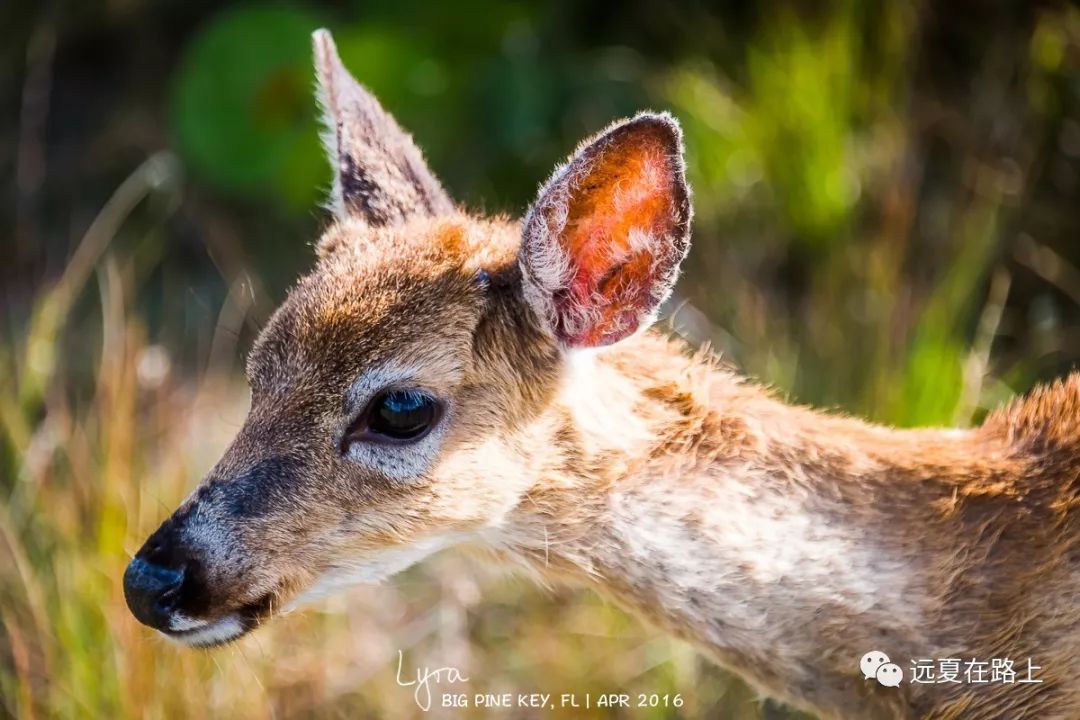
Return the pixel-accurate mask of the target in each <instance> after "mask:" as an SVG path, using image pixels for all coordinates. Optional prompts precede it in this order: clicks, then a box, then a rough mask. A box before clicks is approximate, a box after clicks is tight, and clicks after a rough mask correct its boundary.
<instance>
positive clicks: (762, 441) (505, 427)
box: [123, 30, 1080, 720]
mask: <svg viewBox="0 0 1080 720" xmlns="http://www.w3.org/2000/svg"><path fill="white" fill-rule="evenodd" d="M313 44H314V57H315V66H316V75H317V84H318V94H319V98H320V101H321V105H322V109H323V111H324V114H325V125H326V129H325V134H324V142H325V146H326V150H327V154H328V157H329V161H330V164H331V166H332V169H333V185H332V189H331V191H330V201H329V206H330V208H331V210H332V214H333V218H332V220H331V221H330V224H329V226H328V228H327V229H326V230H325V232H324V233H323V234H322V236H321V239H319V240H318V243H317V245H316V252H315V254H316V259H315V264H314V268H313V269H312V270H311V271H310V272H309V273H308V274H306V275H304V276H303V277H302V278H301V279H300V280H299V281H298V282H297V284H296V285H295V286H294V287H293V288H292V289H291V290H290V291H289V293H288V295H287V297H286V299H285V300H284V301H283V303H282V304H281V305H280V307H279V308H278V309H277V310H276V312H274V314H273V315H272V316H271V318H270V319H269V320H268V322H267V323H266V325H265V327H264V328H263V329H262V331H261V333H260V335H259V337H258V338H257V340H256V341H255V343H254V344H253V347H252V349H251V351H250V356H249V358H248V362H247V366H246V375H247V378H248V381H249V384H250V388H251V401H250V409H249V413H248V416H247V418H246V420H245V422H244V424H243V425H242V426H241V428H240V429H239V430H238V432H237V434H236V436H235V438H234V439H233V440H232V442H231V444H230V445H229V447H228V449H227V450H226V451H225V452H224V454H223V456H222V458H221V459H220V461H219V462H218V463H217V464H216V465H215V466H214V467H213V468H212V469H211V470H210V472H209V473H208V474H207V475H206V477H205V478H204V479H203V480H202V482H201V483H200V484H199V485H198V487H197V488H196V489H195V490H194V491H193V492H192V493H191V494H190V496H188V497H187V498H186V499H185V500H184V501H183V502H182V504H181V505H180V506H179V507H178V509H177V510H176V511H175V512H174V513H173V514H172V515H171V516H170V517H168V518H167V519H166V520H165V521H164V522H163V523H162V525H161V526H160V527H159V528H158V529H157V530H156V531H155V532H154V533H153V534H152V535H150V536H149V538H148V539H147V540H146V542H145V544H144V545H143V546H142V547H141V549H139V551H138V552H137V553H136V554H135V555H134V557H133V559H132V560H131V561H130V564H129V566H128V567H127V570H126V571H125V574H124V579H123V587H124V594H125V597H126V601H127V603H128V605H129V607H130V610H131V612H132V613H133V614H134V616H135V618H137V619H138V620H139V621H140V622H142V623H144V624H145V625H148V626H150V627H151V628H153V629H155V630H157V631H159V632H160V633H161V634H163V635H165V636H166V637H168V638H171V639H173V640H175V641H177V642H179V643H181V644H183V645H186V646H192V647H213V646H217V645H221V644H224V643H229V642H231V641H234V640H236V639H237V638H239V637H241V636H243V635H245V634H246V633H248V632H249V631H251V630H253V629H254V628H256V627H257V626H259V625H260V624H263V623H265V622H266V621H268V620H269V619H270V618H271V617H273V616H274V615H276V614H278V613H280V612H283V611H287V610H290V609H292V608H295V607H299V606H301V605H304V604H305V603H307V602H309V601H310V600H312V599H314V598H319V597H323V596H325V595H327V594H330V593H333V592H336V591H338V590H341V589H343V588H345V587H348V586H350V585H353V584H358V583H377V582H381V581H384V580H386V579H388V578H390V577H391V576H393V575H394V574H396V573H398V572H400V571H402V570H404V569H405V568H407V567H410V566H412V565H413V564H415V563H418V562H420V561H421V560H423V559H424V558H426V557H428V556H430V555H432V554H433V553H436V552H438V551H441V550H443V549H444V548H449V547H452V546H461V547H466V548H474V549H480V550H481V551H482V553H483V555H482V556H483V557H484V558H485V559H486V561H488V562H494V563H497V564H499V565H500V566H504V567H509V568H514V569H517V570H519V571H521V572H524V573H526V574H528V575H530V576H533V577H536V578H537V579H538V580H541V581H543V582H545V583H569V584H573V585H577V586H584V587H587V588H592V589H593V590H595V591H596V592H598V593H600V594H601V595H603V596H604V597H606V598H609V599H611V601H613V602H614V603H616V604H617V605H619V606H620V607H622V608H625V609H626V610H627V611H629V612H630V613H632V614H634V615H636V616H637V617H640V618H641V619H643V620H644V621H645V622H646V623H649V624H651V625H654V626H656V627H657V628H659V629H661V630H662V631H663V632H666V633H670V634H671V635H673V636H675V637H678V638H682V639H685V640H687V641H688V642H690V643H691V644H692V645H693V646H694V647H695V648H697V649H698V650H699V651H700V652H701V653H702V654H703V655H704V656H705V657H706V658H708V659H709V660H711V661H712V662H715V663H716V664H718V665H719V666H721V667H723V668H726V669H728V670H730V671H732V672H734V673H736V674H737V675H739V676H741V677H742V678H744V679H745V680H747V681H748V682H749V683H750V684H751V685H752V686H753V687H754V688H756V689H757V690H758V691H759V692H760V693H761V694H763V695H766V696H771V697H774V698H777V699H778V700H780V701H782V702H785V703H788V704H790V705H792V706H794V707H796V708H801V709H804V710H807V711H810V712H813V713H816V714H817V715H818V716H819V717H821V718H916V717H923V718H966V719H970V720H981V719H989V718H1001V717H1010V718H1076V717H1080V674H1078V673H1077V672H1076V662H1077V660H1078V659H1080V628H1078V626H1080V609H1078V606H1077V604H1076V602H1075V599H1076V598H1077V597H1078V596H1080V546H1078V542H1077V538H1080V527H1078V526H1080V374H1078V373H1073V374H1071V375H1069V376H1068V377H1067V378H1065V379H1062V380H1058V381H1056V382H1054V383H1053V384H1050V385H1046V386H1042V387H1039V388H1037V389H1035V390H1034V391H1032V392H1031V393H1030V394H1028V395H1027V396H1026V397H1020V398H1018V399H1014V400H1013V401H1012V402H1011V403H1009V404H1007V405H1006V406H1004V407H1002V408H999V409H997V410H995V411H993V412H992V413H990V414H989V415H988V416H987V418H986V420H985V421H984V422H983V423H982V424H981V425H980V426H978V427H974V428H969V429H955V428H922V429H894V428H890V427H885V426H881V425H876V424H871V423H869V422H865V421H863V420H860V419H857V418H853V417H848V416H844V415H841V414H838V413H836V412H831V411H830V412H823V411H818V410H814V409H811V408H808V407H803V406H799V405H793V404H789V403H788V402H786V401H785V400H784V399H782V398H779V397H777V395H776V393H774V392H772V391H770V390H769V389H767V388H765V387H763V386H761V385H759V384H757V383H755V382H752V381H750V380H748V379H746V378H744V377H742V376H741V375H740V374H738V373H737V372H736V371H735V370H733V369H731V368H730V367H728V366H727V365H726V364H725V363H724V362H722V361H720V360H719V359H718V358H717V357H716V356H714V355H713V354H712V353H711V352H709V351H708V350H703V349H695V348H692V347H689V346H688V345H687V344H686V343H685V342H683V341H681V340H679V339H677V338H674V337H672V336H671V335H670V334H668V333H664V332H661V331H659V330H656V329H651V328H650V326H651V325H652V323H653V321H654V319H655V318H656V316H657V313H658V308H659V307H660V305H661V304H662V303H663V302H664V301H665V300H666V299H667V297H668V296H669V294H670V293H671V291H672V287H673V285H674V283H675V280H676V277H677V275H678V273H679V268H680V264H681V262H682V261H683V259H684V257H685V256H686V255H687V252H688V249H689V245H690V233H691V221H692V202H691V190H690V187H689V186H688V184H687V180H686V170H685V164H684V148H683V139H682V134H681V130H680V126H679V124H678V123H677V121H676V120H675V119H674V118H673V117H672V116H671V115H669V114H666V113H656V112H642V113H640V114H638V115H636V116H634V117H632V118H629V119H625V120H621V121H617V122H615V123H613V124H612V125H610V126H609V127H607V128H606V129H603V130H602V131H600V132H599V133H598V134H596V135H595V136H593V137H592V138H590V139H587V140H585V141H584V142H583V143H582V144H581V145H580V146H579V147H578V148H577V149H576V151H575V152H574V153H573V154H571V156H570V157H569V159H568V160H567V161H566V162H565V163H564V164H562V165H559V166H558V167H557V168H556V169H555V171H554V173H553V174H552V175H551V177H550V178H549V179H548V180H547V181H546V182H545V183H544V184H543V185H541V187H540V190H539V193H538V195H537V197H536V200H535V201H534V203H533V204H532V205H531V206H530V208H529V209H528V211H527V213H526V214H525V216H524V218H523V219H513V218H508V217H494V218H487V217H480V216H477V215H474V214H471V213H469V212H468V211H467V210H465V209H462V208H461V207H459V206H458V205H456V204H455V203H454V202H453V201H452V200H451V199H450V197H449V195H448V194H447V192H446V191H445V190H444V189H443V187H442V185H441V184H440V183H439V181H438V180H437V179H436V178H435V176H434V175H433V173H432V172H431V170H430V169H429V168H428V167H427V165H426V164H425V161H424V159H423V156H422V155H421V152H420V150H419V149H418V148H417V146H416V144H415V143H414V141H413V140H412V138H411V136H410V135H408V134H406V133H405V132H404V131H403V130H402V129H401V128H400V127H399V126H398V124H397V122H396V121H395V120H394V119H393V118H392V117H391V116H390V115H389V114H388V113H387V112H386V111H385V110H384V109H383V108H382V107H381V106H380V105H379V103H378V102H377V100H376V99H375V98H374V97H373V96H372V95H371V94H370V93H369V92H368V91H367V90H366V89H364V88H363V87H362V86H361V85H360V84H359V83H358V82H357V80H356V79H355V78H354V77H353V76H352V75H351V74H350V73H349V71H348V70H346V68H345V66H344V65H343V64H342V61H341V59H340V58H339V56H338V53H337V50H336V48H335V45H334V42H333V39H332V37H331V35H330V34H329V32H327V31H325V30H320V31H317V32H316V33H315V34H314V36H313ZM871 651H880V654H882V655H885V654H887V655H888V656H889V657H891V658H893V659H894V660H895V661H896V662H897V663H898V664H899V665H903V666H905V667H906V666H907V664H908V662H909V660H910V661H914V660H915V659H918V658H960V659H964V660H968V659H972V658H978V659H982V660H988V659H990V658H997V657H1021V658H1023V657H1026V658H1029V659H1034V662H1035V663H1036V665H1037V667H1039V668H1040V670H1039V671H1038V674H1037V680H1036V681H1033V682H1031V683H1020V682H1016V683H1003V682H1001V683H995V684H971V683H957V682H953V681H950V682H944V683H916V682H910V681H909V682H903V683H899V684H898V683H890V684H885V683H883V682H877V681H875V680H874V679H872V678H869V677H868V676H867V675H866V674H865V673H864V672H863V669H861V668H860V658H861V657H864V656H866V654H867V653H868V652H871ZM868 657H869V659H870V660H871V661H874V657H875V656H874V655H873V654H872V652H871V654H870V655H869V656H868ZM883 660H884V658H880V659H879V660H878V662H879V663H880V662H882V661H883ZM909 679H910V678H909Z"/></svg>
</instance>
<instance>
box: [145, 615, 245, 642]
mask: <svg viewBox="0 0 1080 720" xmlns="http://www.w3.org/2000/svg"><path fill="white" fill-rule="evenodd" d="M178 620H179V622H177V621H174V622H173V630H172V631H171V632H164V633H162V635H164V636H165V637H167V638H169V639H170V640H172V641H173V642H178V643H180V644H181V645H187V646H188V647H213V646H215V645H222V644H224V643H227V642H229V641H230V640H235V639H236V638H238V637H240V636H241V635H243V634H244V633H245V632H247V628H246V627H245V625H244V622H243V621H242V620H241V619H240V617H239V616H238V615H236V614H232V615H226V616H225V617H223V618H219V619H217V620H214V621H205V620H188V619H186V618H184V619H178Z"/></svg>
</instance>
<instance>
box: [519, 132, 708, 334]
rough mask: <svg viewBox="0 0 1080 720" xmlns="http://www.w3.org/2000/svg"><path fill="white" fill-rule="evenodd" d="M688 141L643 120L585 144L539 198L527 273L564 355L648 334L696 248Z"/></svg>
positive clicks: (525, 249)
mask: <svg viewBox="0 0 1080 720" xmlns="http://www.w3.org/2000/svg"><path fill="white" fill-rule="evenodd" d="M691 214H692V211H691V207H690V191H689V188H688V187H687V184H686V172H685V166H684V163H683V147H682V132H681V131H680V130H679V125H678V123H677V122H676V121H675V119H674V118H672V117H671V116H670V115H667V114H662V115H657V114H651V113H643V114H641V115H638V116H637V117H635V118H633V119H632V120H624V121H622V122H618V123H615V124H614V125H612V126H611V127H609V128H608V129H607V130H604V131H603V132H601V133H600V134H599V135H597V136H596V137H594V138H593V139H591V140H588V141H586V142H585V143H583V144H582V145H581V146H580V147H579V148H578V150H577V152H575V153H574V155H573V157H571V158H570V161H569V162H568V163H567V164H566V165H563V166H561V167H559V168H558V169H556V171H555V174H554V175H553V176H552V177H551V179H550V180H548V182H547V184H546V185H544V186H543V188H541V190H540V196H539V197H538V198H537V200H536V203H535V204H534V205H533V206H532V208H531V209H530V210H529V214H528V216H527V217H526V219H525V229H524V237H523V239H522V247H521V256H520V264H521V268H522V273H523V275H524V279H525V293H526V297H527V299H528V300H529V302H530V303H531V304H532V305H533V307H534V308H535V309H536V310H537V311H538V313H539V314H540V316H541V317H543V318H544V319H545V320H547V322H548V324H549V327H550V329H551V330H552V332H553V333H554V334H555V336H556V337H557V338H558V339H559V341H560V342H561V343H562V344H563V345H564V346H566V347H596V346H600V345H609V344H611V343H614V342H616V341H618V340H621V339H623V338H624V337H627V336H628V335H630V334H632V333H634V332H635V331H636V330H637V329H638V328H642V327H646V326H648V325H649V324H650V323H651V322H652V321H653V319H654V318H655V315H656V311H657V309H658V308H659V306H660V304H661V303H662V302H663V301H664V300H665V299H666V298H667V296H668V294H670V292H671V288H672V286H673V285H674V284H675V278H676V276H677V275H678V272H679V263H680V262H682V259H683V258H684V257H685V256H686V252H687V250H688V248H689V245H690V219H691Z"/></svg>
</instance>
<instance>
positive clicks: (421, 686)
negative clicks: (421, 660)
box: [397, 650, 469, 712]
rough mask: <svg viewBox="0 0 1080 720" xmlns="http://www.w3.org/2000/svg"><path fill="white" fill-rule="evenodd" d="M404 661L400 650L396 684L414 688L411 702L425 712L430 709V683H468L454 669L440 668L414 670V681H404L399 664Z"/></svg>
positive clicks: (467, 680)
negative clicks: (414, 702)
mask: <svg viewBox="0 0 1080 720" xmlns="http://www.w3.org/2000/svg"><path fill="white" fill-rule="evenodd" d="M404 659H405V653H404V652H402V651H401V650H398V651H397V684H398V685H400V686H401V687H412V686H414V685H415V686H416V689H415V690H413V700H415V701H416V706H417V707H418V708H420V709H421V710H423V711H424V712H427V711H428V710H430V709H431V684H430V683H431V682H432V681H434V682H435V683H441V682H448V683H459V682H469V678H467V677H464V676H463V675H462V674H461V671H460V670H458V669H457V668H454V667H441V668H435V669H434V670H429V669H428V668H416V679H415V680H409V681H404V680H402V679H401V664H402V662H403V661H404Z"/></svg>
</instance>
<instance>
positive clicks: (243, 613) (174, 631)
mask: <svg viewBox="0 0 1080 720" xmlns="http://www.w3.org/2000/svg"><path fill="white" fill-rule="evenodd" d="M273 605H274V593H267V594H266V595H263V596H262V597H261V598H259V599H258V600H256V601H255V602H252V603H248V604H247V605H244V606H243V607H241V608H239V609H238V610H234V611H233V612H230V613H227V614H225V615H223V616H221V617H219V618H215V619H213V620H202V619H197V618H190V617H187V616H185V615H182V614H177V615H176V616H174V617H173V618H172V620H171V622H170V623H169V627H168V628H167V629H163V630H161V631H160V632H161V634H162V635H164V636H165V637H167V638H169V639H170V640H173V641H175V642H178V643H180V644H182V645H186V646H188V647H196V648H213V647H219V646H221V645H226V644H228V643H230V642H233V641H234V640H239V639H240V638H241V637H243V636H244V635H246V634H248V633H249V632H251V631H252V630H254V629H255V628H257V627H258V626H259V625H260V624H262V621H263V620H266V619H269V617H270V616H271V615H272V614H273Z"/></svg>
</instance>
